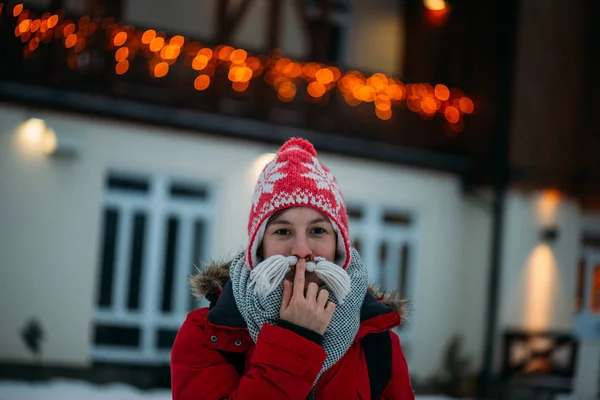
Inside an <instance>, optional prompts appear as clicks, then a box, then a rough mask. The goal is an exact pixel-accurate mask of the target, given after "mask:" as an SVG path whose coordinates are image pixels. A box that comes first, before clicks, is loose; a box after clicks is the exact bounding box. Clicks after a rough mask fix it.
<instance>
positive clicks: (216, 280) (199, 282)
mask: <svg viewBox="0 0 600 400" xmlns="http://www.w3.org/2000/svg"><path fill="white" fill-rule="evenodd" d="M230 265H231V261H217V262H210V263H209V264H208V265H207V266H206V267H204V268H203V269H198V271H197V273H196V275H194V276H192V277H191V278H190V285H191V287H192V293H193V294H194V296H196V297H197V298H202V297H205V298H206V299H208V300H209V301H213V300H214V299H215V298H218V297H219V295H220V294H221V292H222V291H223V287H225V284H226V283H227V281H228V280H229V266H230ZM369 292H371V294H372V295H373V296H374V297H375V298H376V299H377V300H378V301H380V302H381V303H383V304H385V305H386V306H388V307H391V308H392V309H394V310H395V311H396V312H397V313H398V314H399V315H400V318H402V320H404V319H406V317H407V316H408V302H407V300H406V299H402V298H401V297H400V293H398V292H396V291H393V292H382V291H381V290H380V289H379V288H376V287H374V286H372V285H369Z"/></svg>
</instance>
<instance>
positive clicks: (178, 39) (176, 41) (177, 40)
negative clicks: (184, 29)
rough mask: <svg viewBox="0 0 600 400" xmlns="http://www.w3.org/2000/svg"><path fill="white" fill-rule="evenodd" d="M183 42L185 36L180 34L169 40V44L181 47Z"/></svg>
mask: <svg viewBox="0 0 600 400" xmlns="http://www.w3.org/2000/svg"><path fill="white" fill-rule="evenodd" d="M184 43H185V38H184V37H183V36H181V35H175V36H173V37H172V38H171V40H169V44H170V45H171V46H177V47H182V46H183V44H184Z"/></svg>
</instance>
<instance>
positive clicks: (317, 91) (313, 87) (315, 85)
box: [306, 81, 325, 98]
mask: <svg viewBox="0 0 600 400" xmlns="http://www.w3.org/2000/svg"><path fill="white" fill-rule="evenodd" d="M306 90H307V91H308V94H309V95H311V96H312V97H314V98H319V97H322V96H323V95H324V94H325V86H324V85H323V84H322V83H321V82H317V81H315V82H311V83H310V84H309V85H308V88H307V89H306Z"/></svg>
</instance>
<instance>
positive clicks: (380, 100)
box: [375, 94, 392, 111]
mask: <svg viewBox="0 0 600 400" xmlns="http://www.w3.org/2000/svg"><path fill="white" fill-rule="evenodd" d="M375 107H376V108H377V109H378V110H380V111H387V110H389V109H391V108H392V102H391V101H390V98H389V97H387V96H386V95H384V94H380V95H379V96H377V97H375Z"/></svg>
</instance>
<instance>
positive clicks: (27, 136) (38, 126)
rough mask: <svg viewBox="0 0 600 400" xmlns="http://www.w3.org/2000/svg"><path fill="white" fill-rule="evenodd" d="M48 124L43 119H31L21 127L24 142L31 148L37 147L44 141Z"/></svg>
mask: <svg viewBox="0 0 600 400" xmlns="http://www.w3.org/2000/svg"><path fill="white" fill-rule="evenodd" d="M45 130H46V123H45V122H44V120H43V119H39V118H30V119H29V120H28V121H26V122H24V123H23V124H22V125H21V129H20V135H21V137H22V139H23V142H24V143H25V144H27V145H29V146H35V145H37V144H38V143H40V142H41V141H42V138H43V136H44V131H45Z"/></svg>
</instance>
